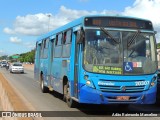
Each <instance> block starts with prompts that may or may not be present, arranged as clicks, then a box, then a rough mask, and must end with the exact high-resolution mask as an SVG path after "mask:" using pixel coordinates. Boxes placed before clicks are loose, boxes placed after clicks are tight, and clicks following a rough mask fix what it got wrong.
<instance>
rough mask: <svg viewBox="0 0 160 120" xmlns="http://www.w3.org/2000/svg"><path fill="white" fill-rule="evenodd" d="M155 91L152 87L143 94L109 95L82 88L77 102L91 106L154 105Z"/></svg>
mask: <svg viewBox="0 0 160 120" xmlns="http://www.w3.org/2000/svg"><path fill="white" fill-rule="evenodd" d="M156 90H157V89H156V87H153V88H151V89H149V90H147V91H143V92H133V93H109V92H101V91H99V90H96V89H93V88H91V87H88V86H83V87H82V88H81V90H80V93H79V102H80V103H91V104H154V103H155V102H156ZM124 96H125V97H124Z"/></svg>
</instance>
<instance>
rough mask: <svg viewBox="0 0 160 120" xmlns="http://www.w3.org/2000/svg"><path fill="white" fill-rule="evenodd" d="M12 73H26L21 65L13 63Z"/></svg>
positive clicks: (10, 69) (11, 66)
mask: <svg viewBox="0 0 160 120" xmlns="http://www.w3.org/2000/svg"><path fill="white" fill-rule="evenodd" d="M9 71H10V73H24V67H23V65H22V64H21V63H13V64H11V65H10V68H9Z"/></svg>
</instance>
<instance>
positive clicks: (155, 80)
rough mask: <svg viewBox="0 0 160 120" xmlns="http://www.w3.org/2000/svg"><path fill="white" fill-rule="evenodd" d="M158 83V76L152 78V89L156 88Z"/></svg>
mask: <svg viewBox="0 0 160 120" xmlns="http://www.w3.org/2000/svg"><path fill="white" fill-rule="evenodd" d="M156 83H157V76H154V77H153V78H152V81H151V84H150V88H152V87H153V86H155V85H156Z"/></svg>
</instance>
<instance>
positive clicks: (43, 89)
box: [40, 74, 49, 93]
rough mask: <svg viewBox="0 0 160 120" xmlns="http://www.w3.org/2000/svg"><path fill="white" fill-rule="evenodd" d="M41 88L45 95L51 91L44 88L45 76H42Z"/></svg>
mask: <svg viewBox="0 0 160 120" xmlns="http://www.w3.org/2000/svg"><path fill="white" fill-rule="evenodd" d="M40 87H41V91H42V92H43V93H48V91H49V89H48V87H46V86H44V79H43V74H41V80H40Z"/></svg>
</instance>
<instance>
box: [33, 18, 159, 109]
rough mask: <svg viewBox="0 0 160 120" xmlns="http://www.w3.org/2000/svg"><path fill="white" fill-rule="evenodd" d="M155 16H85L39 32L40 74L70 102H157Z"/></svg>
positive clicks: (47, 88) (44, 87) (37, 56)
mask: <svg viewBox="0 0 160 120" xmlns="http://www.w3.org/2000/svg"><path fill="white" fill-rule="evenodd" d="M155 33H156V32H155V31H154V29H153V25H152V22H151V21H149V20H145V19H140V18H134V17H127V16H99V15H97V16H96V15H95V16H94V15H93V16H84V17H81V18H79V19H76V20H74V21H72V22H70V23H68V24H66V25H64V26H62V27H60V28H58V29H55V30H53V31H51V32H49V33H47V34H45V35H42V36H40V37H39V38H38V40H37V42H36V54H35V67H34V73H35V79H36V80H39V82H40V86H41V90H42V92H48V91H56V92H58V93H61V94H62V95H63V96H64V99H65V100H66V102H67V104H68V106H69V107H74V106H75V105H76V104H77V103H86V104H126V105H129V104H154V103H155V101H156V91H157V88H156V87H157V74H156V70H157V58H156V56H157V54H156V40H155Z"/></svg>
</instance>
